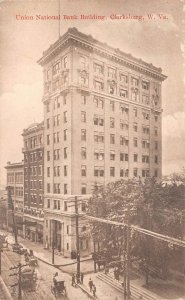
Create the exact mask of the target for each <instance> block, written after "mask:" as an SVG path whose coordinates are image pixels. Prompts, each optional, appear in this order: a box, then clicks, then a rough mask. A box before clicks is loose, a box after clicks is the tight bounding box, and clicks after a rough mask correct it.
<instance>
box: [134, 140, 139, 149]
mask: <svg viewBox="0 0 185 300" xmlns="http://www.w3.org/2000/svg"><path fill="white" fill-rule="evenodd" d="M137 146H138V140H137V138H134V147H137Z"/></svg>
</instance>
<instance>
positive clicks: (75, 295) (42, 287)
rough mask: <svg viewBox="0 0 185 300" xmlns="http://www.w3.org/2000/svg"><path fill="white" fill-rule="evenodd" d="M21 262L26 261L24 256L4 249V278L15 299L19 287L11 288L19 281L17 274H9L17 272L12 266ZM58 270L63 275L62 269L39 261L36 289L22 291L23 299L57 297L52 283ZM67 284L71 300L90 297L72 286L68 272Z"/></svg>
mask: <svg viewBox="0 0 185 300" xmlns="http://www.w3.org/2000/svg"><path fill="white" fill-rule="evenodd" d="M19 262H21V263H25V261H24V256H20V255H18V254H16V253H13V252H12V251H4V252H3V254H2V278H3V280H4V282H5V284H6V285H7V287H8V289H9V291H10V293H11V295H12V297H13V299H17V287H13V288H11V287H10V285H13V284H15V283H16V282H17V276H9V275H10V274H13V273H15V270H10V267H13V266H15V265H17V264H18V263H19ZM56 271H57V272H58V273H59V275H60V274H61V275H63V273H62V271H60V270H56V268H54V267H52V266H49V265H47V264H46V263H43V262H40V261H39V267H38V268H36V272H37V276H38V280H37V286H36V291H28V292H27V291H22V299H28V300H29V299H30V300H42V299H48V300H53V299H55V297H54V296H53V295H52V293H51V289H50V287H51V285H52V281H53V274H54V273H55V272H56ZM64 277H65V285H66V289H67V295H68V298H67V299H69V300H77V299H82V300H86V299H89V298H88V297H87V296H86V295H85V294H84V293H83V292H82V291H81V290H80V289H79V288H74V287H72V286H71V276H70V275H68V274H65V275H64Z"/></svg>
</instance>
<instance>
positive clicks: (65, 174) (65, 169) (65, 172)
mask: <svg viewBox="0 0 185 300" xmlns="http://www.w3.org/2000/svg"><path fill="white" fill-rule="evenodd" d="M64 176H67V166H64Z"/></svg>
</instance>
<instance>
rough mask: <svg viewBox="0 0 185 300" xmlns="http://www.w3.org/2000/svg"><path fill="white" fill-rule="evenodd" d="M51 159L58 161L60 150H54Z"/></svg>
mask: <svg viewBox="0 0 185 300" xmlns="http://www.w3.org/2000/svg"><path fill="white" fill-rule="evenodd" d="M53 159H54V160H59V159H60V150H59V149H55V150H54V151H53Z"/></svg>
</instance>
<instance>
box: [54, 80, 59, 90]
mask: <svg viewBox="0 0 185 300" xmlns="http://www.w3.org/2000/svg"><path fill="white" fill-rule="evenodd" d="M58 87H59V80H58V79H57V80H56V81H54V82H53V91H56V90H57V89H58Z"/></svg>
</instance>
